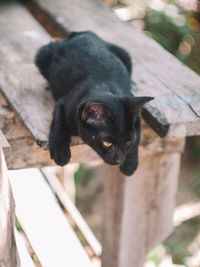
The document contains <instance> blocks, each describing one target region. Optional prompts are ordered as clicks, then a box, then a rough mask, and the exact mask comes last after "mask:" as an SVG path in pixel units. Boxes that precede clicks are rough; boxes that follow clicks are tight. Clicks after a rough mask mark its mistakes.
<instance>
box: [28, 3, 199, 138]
mask: <svg viewBox="0 0 200 267" xmlns="http://www.w3.org/2000/svg"><path fill="white" fill-rule="evenodd" d="M25 2H26V1H25ZM29 2H30V1H29ZM32 3H35V4H36V5H37V7H38V6H39V7H40V9H41V10H42V11H44V13H45V14H48V15H49V17H51V20H52V19H54V22H55V23H57V25H58V26H59V28H61V29H62V30H63V32H67V31H74V30H76V31H79V30H92V31H94V32H96V33H98V34H99V35H100V36H101V37H103V38H104V39H106V40H108V41H111V42H114V43H116V44H118V45H121V46H122V47H124V48H126V49H127V50H128V51H129V52H130V54H131V56H132V60H133V64H134V67H133V81H134V86H133V93H134V95H151V96H156V99H155V100H154V101H152V102H150V103H148V104H147V105H146V108H145V110H146V112H144V118H145V119H146V121H147V122H148V123H149V124H150V125H151V126H152V127H153V129H154V130H155V131H156V132H157V133H158V134H159V135H160V136H163V137H164V136H168V137H181V136H185V135H196V134H199V133H200V105H199V102H200V94H199V89H198V88H199V87H200V77H199V76H198V75H197V74H195V73H194V72H193V71H192V70H190V69H189V68H188V67H186V66H184V65H183V64H182V63H181V62H179V61H178V60H177V59H176V58H175V57H173V56H172V55H171V54H170V53H168V52H167V51H165V50H164V49H163V48H162V47H161V46H160V45H159V44H157V43H156V42H155V41H153V40H151V39H150V38H149V37H147V36H146V35H145V34H144V33H142V32H140V31H138V30H137V29H135V28H133V27H132V26H131V25H129V24H127V23H124V22H122V21H120V20H119V19H118V18H117V17H116V16H115V14H114V13H113V12H112V11H111V9H110V8H108V7H107V6H106V5H104V4H103V3H101V1H98V0H95V1H94V0H85V1H80V0H69V1H67V2H66V1H63V0H58V1H56V2H54V1H49V0H33V1H32ZM183 125H184V127H183ZM176 126H177V128H178V130H177V129H176Z"/></svg>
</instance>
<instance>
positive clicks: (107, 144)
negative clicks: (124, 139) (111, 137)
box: [102, 141, 112, 147]
mask: <svg viewBox="0 0 200 267" xmlns="http://www.w3.org/2000/svg"><path fill="white" fill-rule="evenodd" d="M102 144H103V146H105V147H111V146H112V143H110V142H106V141H103V142H102Z"/></svg>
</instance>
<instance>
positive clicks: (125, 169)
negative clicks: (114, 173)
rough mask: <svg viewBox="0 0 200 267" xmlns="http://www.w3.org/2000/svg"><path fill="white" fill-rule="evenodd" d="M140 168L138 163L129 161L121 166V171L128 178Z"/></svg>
mask: <svg viewBox="0 0 200 267" xmlns="http://www.w3.org/2000/svg"><path fill="white" fill-rule="evenodd" d="M137 167H138V161H137V160H133V161H128V160H125V161H124V163H123V164H122V165H120V167H119V168H120V171H121V172H122V173H123V174H125V175H126V176H131V175H132V174H133V173H134V172H135V171H136V169H137Z"/></svg>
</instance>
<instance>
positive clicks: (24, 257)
mask: <svg viewBox="0 0 200 267" xmlns="http://www.w3.org/2000/svg"><path fill="white" fill-rule="evenodd" d="M15 237H16V242H17V249H18V253H19V258H20V267H35V264H34V263H33V260H32V259H31V256H30V255H29V253H28V251H27V248H26V245H25V243H24V240H23V239H22V237H21V236H20V234H19V233H18V231H17V230H16V231H15Z"/></svg>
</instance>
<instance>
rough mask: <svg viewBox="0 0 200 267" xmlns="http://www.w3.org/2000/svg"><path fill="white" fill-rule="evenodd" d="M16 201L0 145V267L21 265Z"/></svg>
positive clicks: (17, 266)
mask: <svg viewBox="0 0 200 267" xmlns="http://www.w3.org/2000/svg"><path fill="white" fill-rule="evenodd" d="M14 229H15V202H14V199H13V195H12V190H11V187H10V183H9V180H8V173H7V167H6V163H5V159H4V155H3V151H2V148H1V146H0V267H19V265H20V263H19V257H18V253H17V248H16V241H15V233H14Z"/></svg>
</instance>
